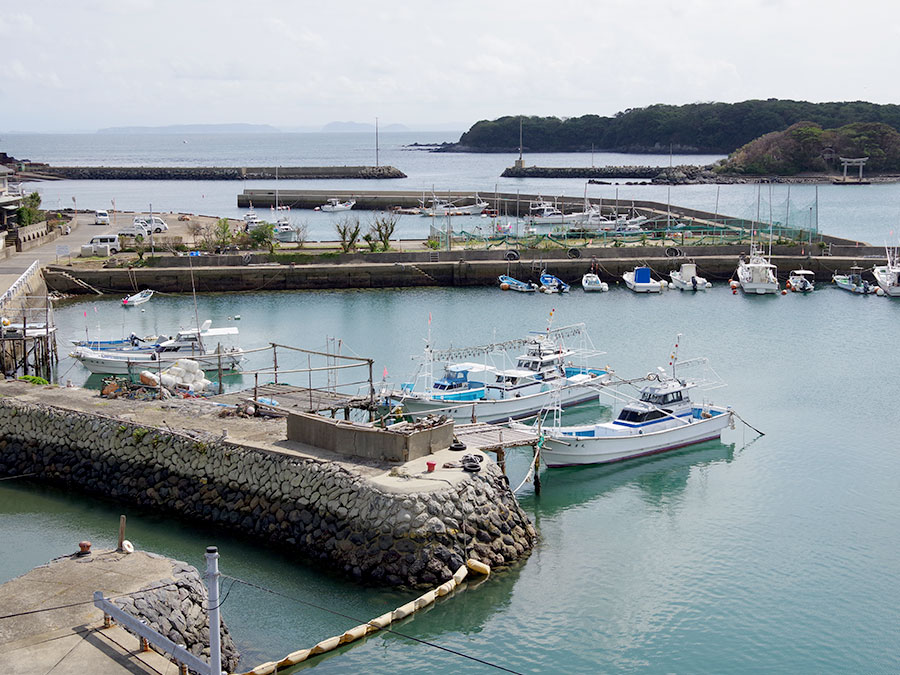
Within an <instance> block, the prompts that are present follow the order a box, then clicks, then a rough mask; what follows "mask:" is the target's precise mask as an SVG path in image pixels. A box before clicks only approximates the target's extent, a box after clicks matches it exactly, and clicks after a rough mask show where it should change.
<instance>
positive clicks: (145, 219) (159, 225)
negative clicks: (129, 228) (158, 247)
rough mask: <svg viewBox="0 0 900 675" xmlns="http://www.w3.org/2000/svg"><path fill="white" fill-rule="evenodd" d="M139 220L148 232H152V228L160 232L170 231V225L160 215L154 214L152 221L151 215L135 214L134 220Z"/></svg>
mask: <svg viewBox="0 0 900 675" xmlns="http://www.w3.org/2000/svg"><path fill="white" fill-rule="evenodd" d="M138 221H140V222H141V223H143V225H144V227H145V228H147V231H148V232H150V231H151V230H152V231H153V232H155V233H157V234H159V233H160V232H168V231H169V226H168V225H167V224H166V221H164V220H163V219H162V218H160V217H159V216H153V219H152V221H151V218H150V216H135V217H134V221H133V222H138Z"/></svg>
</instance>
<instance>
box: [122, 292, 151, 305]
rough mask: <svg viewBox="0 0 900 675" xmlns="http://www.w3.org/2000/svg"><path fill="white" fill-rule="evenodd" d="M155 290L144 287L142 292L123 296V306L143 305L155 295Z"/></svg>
mask: <svg viewBox="0 0 900 675" xmlns="http://www.w3.org/2000/svg"><path fill="white" fill-rule="evenodd" d="M153 293H154V291H152V290H150V289H149V288H147V289H144V290H143V291H141V292H140V293H135V294H134V295H129V296H128V297H127V298H122V306H123V307H134V306H135V305H143V304H144V303H145V302H147V301H148V300H149V299H150V298H152V297H153Z"/></svg>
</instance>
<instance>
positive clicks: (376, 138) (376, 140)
mask: <svg viewBox="0 0 900 675" xmlns="http://www.w3.org/2000/svg"><path fill="white" fill-rule="evenodd" d="M375 167H376V168H378V118H377V117H376V118H375Z"/></svg>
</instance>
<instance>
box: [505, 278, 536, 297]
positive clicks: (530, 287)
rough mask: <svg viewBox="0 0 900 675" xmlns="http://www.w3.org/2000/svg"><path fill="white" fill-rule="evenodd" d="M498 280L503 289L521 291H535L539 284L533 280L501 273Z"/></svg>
mask: <svg viewBox="0 0 900 675" xmlns="http://www.w3.org/2000/svg"><path fill="white" fill-rule="evenodd" d="M497 280H498V281H499V282H500V290H501V291H518V292H519V293H534V292H535V291H536V290H537V289H538V285H537V284H536V283H534V282H533V281H519V280H518V279H514V278H513V277H511V276H509V275H507V274H501V275H500V276H499V277H498V278H497Z"/></svg>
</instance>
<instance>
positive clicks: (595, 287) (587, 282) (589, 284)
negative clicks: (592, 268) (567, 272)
mask: <svg viewBox="0 0 900 675" xmlns="http://www.w3.org/2000/svg"><path fill="white" fill-rule="evenodd" d="M581 288H582V289H583V290H584V292H585V293H593V292H599V293H605V292H606V291H608V290H609V284H607V283H606V282H605V281H601V280H600V276H599V275H597V274H596V273H594V272H588V273H587V274H585V275H584V276H583V277H581Z"/></svg>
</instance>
